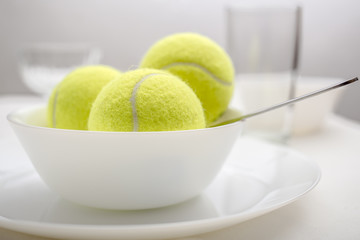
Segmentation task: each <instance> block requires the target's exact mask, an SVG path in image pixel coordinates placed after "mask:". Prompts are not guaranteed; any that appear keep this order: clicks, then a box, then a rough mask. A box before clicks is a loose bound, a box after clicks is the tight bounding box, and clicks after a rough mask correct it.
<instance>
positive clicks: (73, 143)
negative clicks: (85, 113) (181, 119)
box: [8, 106, 243, 210]
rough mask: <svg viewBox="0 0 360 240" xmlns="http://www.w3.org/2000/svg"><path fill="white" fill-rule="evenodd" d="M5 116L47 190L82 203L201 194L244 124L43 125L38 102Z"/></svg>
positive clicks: (153, 201) (159, 201)
mask: <svg viewBox="0 0 360 240" xmlns="http://www.w3.org/2000/svg"><path fill="white" fill-rule="evenodd" d="M225 116H226V115H225ZM8 120H9V122H10V124H11V126H12V128H13V129H14V131H15V133H16V135H17V137H18V139H19V140H20V142H21V144H22V146H23V147H24V149H25V151H26V152H27V154H28V156H29V158H30V159H31V161H32V163H33V165H34V167H35V169H36V170H37V172H38V174H39V175H40V177H41V178H42V179H43V181H44V182H45V183H46V184H47V185H48V187H49V188H50V189H52V190H53V191H55V192H57V193H58V194H59V195H60V196H62V197H63V198H64V199H67V200H70V201H72V202H76V203H79V204H82V205H86V206H90V207H97V208H104V209H122V210H131V209H148V208H157V207H164V206H167V205H172V204H176V203H179V202H182V201H185V200H188V199H190V198H192V197H195V196H197V195H198V194H200V193H201V192H202V190H204V189H205V188H206V187H207V186H208V185H209V184H210V183H211V182H212V181H213V179H214V178H215V177H216V175H217V174H218V173H219V172H220V170H221V168H222V166H223V164H224V162H225V160H226V158H227V155H228V154H229V152H230V150H231V148H232V146H233V144H234V142H235V140H236V138H237V137H238V136H239V134H240V132H241V129H242V125H243V123H242V122H237V123H233V124H228V125H226V126H220V127H214V128H206V129H199V130H186V131H168V132H95V131H78V130H64V129H55V128H48V127H47V126H46V108H45V106H33V107H28V108H24V109H20V110H17V111H14V112H12V113H10V114H9V115H8Z"/></svg>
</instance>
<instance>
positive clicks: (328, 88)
mask: <svg viewBox="0 0 360 240" xmlns="http://www.w3.org/2000/svg"><path fill="white" fill-rule="evenodd" d="M358 80H359V79H358V78H357V77H356V78H353V79H350V80H346V81H343V82H340V83H337V84H335V85H332V86H329V87H326V88H323V89H320V90H317V91H314V92H311V93H308V94H305V95H302V96H300V97H297V98H293V99H290V100H288V101H285V102H282V103H279V104H277V105H274V106H271V107H267V108H264V109H261V110H258V111H256V112H253V113H249V114H245V115H242V116H240V117H236V118H233V119H230V120H226V121H224V122H220V123H216V124H214V125H210V126H209V127H217V126H222V125H226V124H229V123H234V122H238V121H242V120H244V119H247V118H251V117H254V116H257V115H259V114H262V113H266V112H269V111H271V110H274V109H277V108H280V107H283V106H286V105H289V104H292V103H295V102H298V101H301V100H304V99H306V98H309V97H313V96H316V95H319V94H322V93H325V92H327V91H330V90H333V89H336V88H339V87H343V86H345V85H348V84H350V83H353V82H356V81H358Z"/></svg>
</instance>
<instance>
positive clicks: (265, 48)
mask: <svg viewBox="0 0 360 240" xmlns="http://www.w3.org/2000/svg"><path fill="white" fill-rule="evenodd" d="M226 16H227V50H228V52H229V54H230V56H231V58H232V60H233V63H234V67H235V71H236V87H235V88H236V94H238V98H239V99H240V100H241V101H242V106H243V107H244V110H245V111H246V112H253V111H256V110H259V109H262V108H265V107H267V106H270V105H273V104H276V103H280V102H283V101H285V100H288V99H289V98H293V97H294V95H295V94H294V92H295V83H296V78H297V75H298V56H299V41H300V23H301V7H300V6H299V5H298V4H295V3H294V4H293V3H275V4H274V3H272V4H270V3H264V2H262V3H259V2H254V1H252V2H241V3H237V4H233V5H229V6H227V8H226ZM292 108H293V106H289V107H285V108H282V109H277V110H274V111H271V112H268V113H266V114H263V115H261V116H257V117H256V118H253V119H251V120H249V121H247V123H246V127H245V133H249V134H253V135H256V136H259V137H262V138H265V139H269V140H274V141H278V142H286V140H287V139H288V138H289V136H290V133H291V123H292Z"/></svg>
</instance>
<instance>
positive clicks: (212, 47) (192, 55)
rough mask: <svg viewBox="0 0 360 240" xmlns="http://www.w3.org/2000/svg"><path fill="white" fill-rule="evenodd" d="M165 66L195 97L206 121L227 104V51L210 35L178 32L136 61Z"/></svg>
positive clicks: (230, 81)
mask: <svg viewBox="0 0 360 240" xmlns="http://www.w3.org/2000/svg"><path fill="white" fill-rule="evenodd" d="M140 66H141V67H144V68H156V69H163V70H168V71H170V72H171V73H172V74H174V75H176V76H178V77H180V78H181V79H182V80H183V81H185V82H186V83H187V84H188V85H189V86H190V87H191V88H192V89H193V90H194V92H195V93H196V95H197V96H198V97H199V99H200V101H201V102H202V105H203V107H204V111H205V116H206V120H207V122H208V123H211V122H212V121H214V120H216V119H217V118H218V117H219V116H220V115H221V114H222V113H223V112H225V110H226V109H227V107H228V104H229V102H230V100H231V97H232V94H233V89H234V86H233V82H234V67H233V64H232V61H231V59H230V57H229V56H228V54H227V53H226V52H225V51H224V50H223V49H222V48H221V47H220V46H219V45H218V44H217V43H215V42H214V41H212V40H211V39H209V38H207V37H205V36H202V35H199V34H196V33H178V34H174V35H170V36H168V37H165V38H164V39H162V40H160V41H158V42H157V43H155V44H154V45H153V46H152V47H151V48H150V49H149V50H148V52H147V53H146V54H145V56H144V58H143V59H142V62H141V64H140Z"/></svg>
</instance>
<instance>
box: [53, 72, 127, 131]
mask: <svg viewBox="0 0 360 240" xmlns="http://www.w3.org/2000/svg"><path fill="white" fill-rule="evenodd" d="M120 74H121V73H120V72H119V71H118V70H116V69H114V68H112V67H109V66H103V65H96V66H85V67H80V68H77V69H75V70H73V71H72V72H70V73H69V74H68V75H67V76H66V77H65V78H64V79H63V80H62V81H61V82H60V83H59V84H58V85H57V86H56V87H55V88H54V90H53V92H52V94H51V96H50V98H49V101H48V107H47V122H48V126H49V127H53V128H62V129H74V130H87V122H88V118H89V113H90V109H91V107H92V104H93V102H94V100H95V98H96V97H97V95H98V93H99V92H100V90H101V89H102V88H103V87H104V86H105V85H106V84H108V83H109V82H110V81H112V80H113V79H115V78H116V77H118V76H119V75H120Z"/></svg>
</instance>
